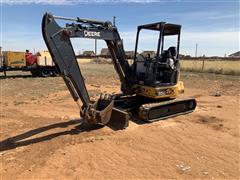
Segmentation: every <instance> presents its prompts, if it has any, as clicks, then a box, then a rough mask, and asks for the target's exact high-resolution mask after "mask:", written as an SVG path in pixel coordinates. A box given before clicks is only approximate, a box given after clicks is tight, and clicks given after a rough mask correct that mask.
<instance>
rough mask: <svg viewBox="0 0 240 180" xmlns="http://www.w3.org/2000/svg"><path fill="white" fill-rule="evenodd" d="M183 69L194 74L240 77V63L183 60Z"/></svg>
mask: <svg viewBox="0 0 240 180" xmlns="http://www.w3.org/2000/svg"><path fill="white" fill-rule="evenodd" d="M181 69H182V70H184V71H192V72H208V73H216V74H226V75H240V61H219V60H205V61H204V67H203V61H202V60H182V61H181Z"/></svg>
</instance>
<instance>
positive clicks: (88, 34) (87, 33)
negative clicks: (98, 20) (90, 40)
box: [84, 31, 100, 37]
mask: <svg viewBox="0 0 240 180" xmlns="http://www.w3.org/2000/svg"><path fill="white" fill-rule="evenodd" d="M84 36H85V37H96V36H97V37H100V32H96V31H84Z"/></svg>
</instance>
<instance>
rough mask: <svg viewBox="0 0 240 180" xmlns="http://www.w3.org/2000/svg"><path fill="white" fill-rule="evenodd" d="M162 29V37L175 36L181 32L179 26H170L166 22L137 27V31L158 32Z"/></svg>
mask: <svg viewBox="0 0 240 180" xmlns="http://www.w3.org/2000/svg"><path fill="white" fill-rule="evenodd" d="M162 28H163V29H164V31H163V32H164V35H177V34H179V33H180V31H181V25H178V24H170V23H166V22H157V23H152V24H145V25H141V26H138V29H139V30H141V29H149V30H155V31H160V30H161V29H162Z"/></svg>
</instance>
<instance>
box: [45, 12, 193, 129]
mask: <svg viewBox="0 0 240 180" xmlns="http://www.w3.org/2000/svg"><path fill="white" fill-rule="evenodd" d="M56 20H65V21H71V23H66V25H65V26H64V27H61V26H60V25H59V24H58V23H57V22H56ZM143 29H146V30H152V31H155V32H158V33H159V36H158V43H157V48H156V55H155V56H154V57H150V55H148V56H146V57H145V56H143V55H141V54H138V53H137V52H138V42H139V36H140V32H141V30H143ZM180 32H181V25H177V24H171V23H166V22H157V23H152V24H146V25H140V26H138V28H137V35H136V45H135V54H134V58H133V63H132V64H130V63H129V61H128V60H127V59H126V55H125V51H124V48H123V41H122V39H121V38H120V35H119V33H118V30H117V28H116V26H113V25H112V23H111V22H109V21H97V20H92V19H82V18H66V17H60V16H54V15H52V14H51V13H45V15H44V16H43V19H42V34H43V38H44V41H45V43H46V45H47V48H48V50H49V52H50V54H51V56H52V59H53V61H54V63H55V65H56V67H57V69H58V71H59V72H60V74H61V76H62V77H63V79H64V81H65V83H66V86H67V87H68V89H69V91H70V93H71V95H72V97H73V99H74V101H76V102H77V104H78V106H79V108H80V115H81V117H82V118H83V121H84V122H85V123H87V124H101V125H108V124H109V123H110V122H113V124H121V127H122V128H126V127H128V124H129V120H130V119H131V118H132V117H137V118H138V119H140V120H143V121H145V122H153V121H158V120H161V119H166V118H169V117H174V116H178V115H182V114H187V113H190V112H192V111H194V109H195V107H196V100H195V99H191V98H189V99H177V96H178V95H179V94H180V93H183V92H184V86H183V82H181V81H179V72H180V60H179V46H180ZM166 36H176V37H177V44H176V46H172V47H169V48H168V49H166V50H165V48H164V38H165V37H166ZM71 38H88V39H101V40H104V41H105V42H106V45H107V47H108V50H109V52H110V55H111V59H112V63H113V66H114V68H115V70H116V72H117V74H118V76H119V80H120V82H121V93H118V94H101V95H100V97H99V99H98V100H97V101H92V100H91V99H90V97H89V94H88V91H87V88H86V85H85V82H84V77H83V76H82V74H81V71H80V67H79V65H78V62H77V59H76V56H75V53H74V50H73V46H72V44H71Z"/></svg>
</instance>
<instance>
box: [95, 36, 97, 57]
mask: <svg viewBox="0 0 240 180" xmlns="http://www.w3.org/2000/svg"><path fill="white" fill-rule="evenodd" d="M95 56H97V39H95Z"/></svg>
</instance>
